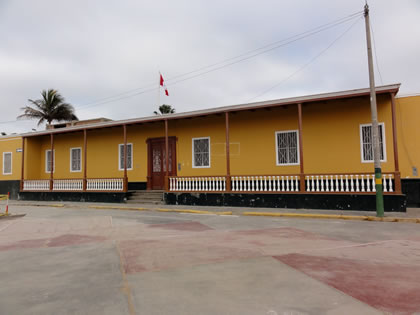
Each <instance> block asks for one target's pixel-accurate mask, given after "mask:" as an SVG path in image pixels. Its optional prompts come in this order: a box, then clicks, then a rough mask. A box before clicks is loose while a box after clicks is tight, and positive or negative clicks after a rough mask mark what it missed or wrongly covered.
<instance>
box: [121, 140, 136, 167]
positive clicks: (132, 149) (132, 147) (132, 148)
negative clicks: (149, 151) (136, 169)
mask: <svg viewBox="0 0 420 315" xmlns="http://www.w3.org/2000/svg"><path fill="white" fill-rule="evenodd" d="M129 145H131V167H130V168H128V167H127V171H131V170H132V169H133V164H134V160H133V152H134V146H133V144H132V143H127V147H128V146H129ZM121 147H124V143H120V144H119V145H118V170H119V171H124V163H123V165H120V161H121ZM127 161H128V159H127ZM127 164H128V163H127ZM121 166H122V167H121Z"/></svg>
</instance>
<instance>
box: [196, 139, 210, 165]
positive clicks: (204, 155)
mask: <svg viewBox="0 0 420 315" xmlns="http://www.w3.org/2000/svg"><path fill="white" fill-rule="evenodd" d="M209 149H210V141H209V139H194V166H196V167H204V166H210V150H209Z"/></svg>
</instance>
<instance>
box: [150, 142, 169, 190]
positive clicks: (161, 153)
mask: <svg viewBox="0 0 420 315" xmlns="http://www.w3.org/2000/svg"><path fill="white" fill-rule="evenodd" d="M168 140H169V176H176V138H175V137H169V138H168ZM147 143H148V176H147V189H153V190H161V189H164V188H165V175H166V153H165V138H153V139H148V140H147Z"/></svg>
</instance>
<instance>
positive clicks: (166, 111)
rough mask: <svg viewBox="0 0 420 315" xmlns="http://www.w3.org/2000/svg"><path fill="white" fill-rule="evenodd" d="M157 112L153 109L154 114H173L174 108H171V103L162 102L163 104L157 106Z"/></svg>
mask: <svg viewBox="0 0 420 315" xmlns="http://www.w3.org/2000/svg"><path fill="white" fill-rule="evenodd" d="M159 112H160V113H159ZM159 112H157V111H154V113H155V115H162V114H173V113H175V108H172V106H171V105H166V104H163V105H160V106H159Z"/></svg>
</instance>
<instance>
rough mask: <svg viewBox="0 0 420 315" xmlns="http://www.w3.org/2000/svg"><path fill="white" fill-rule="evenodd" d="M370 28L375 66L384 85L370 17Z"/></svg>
mask: <svg viewBox="0 0 420 315" xmlns="http://www.w3.org/2000/svg"><path fill="white" fill-rule="evenodd" d="M370 30H371V32H372V38H373V52H374V53H375V61H376V68H377V69H378V73H379V79H380V80H381V85H384V80H383V79H382V74H381V70H380V68H379V62H378V55H377V54H376V51H377V49H376V41H375V33H374V32H373V23H372V19H370Z"/></svg>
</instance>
